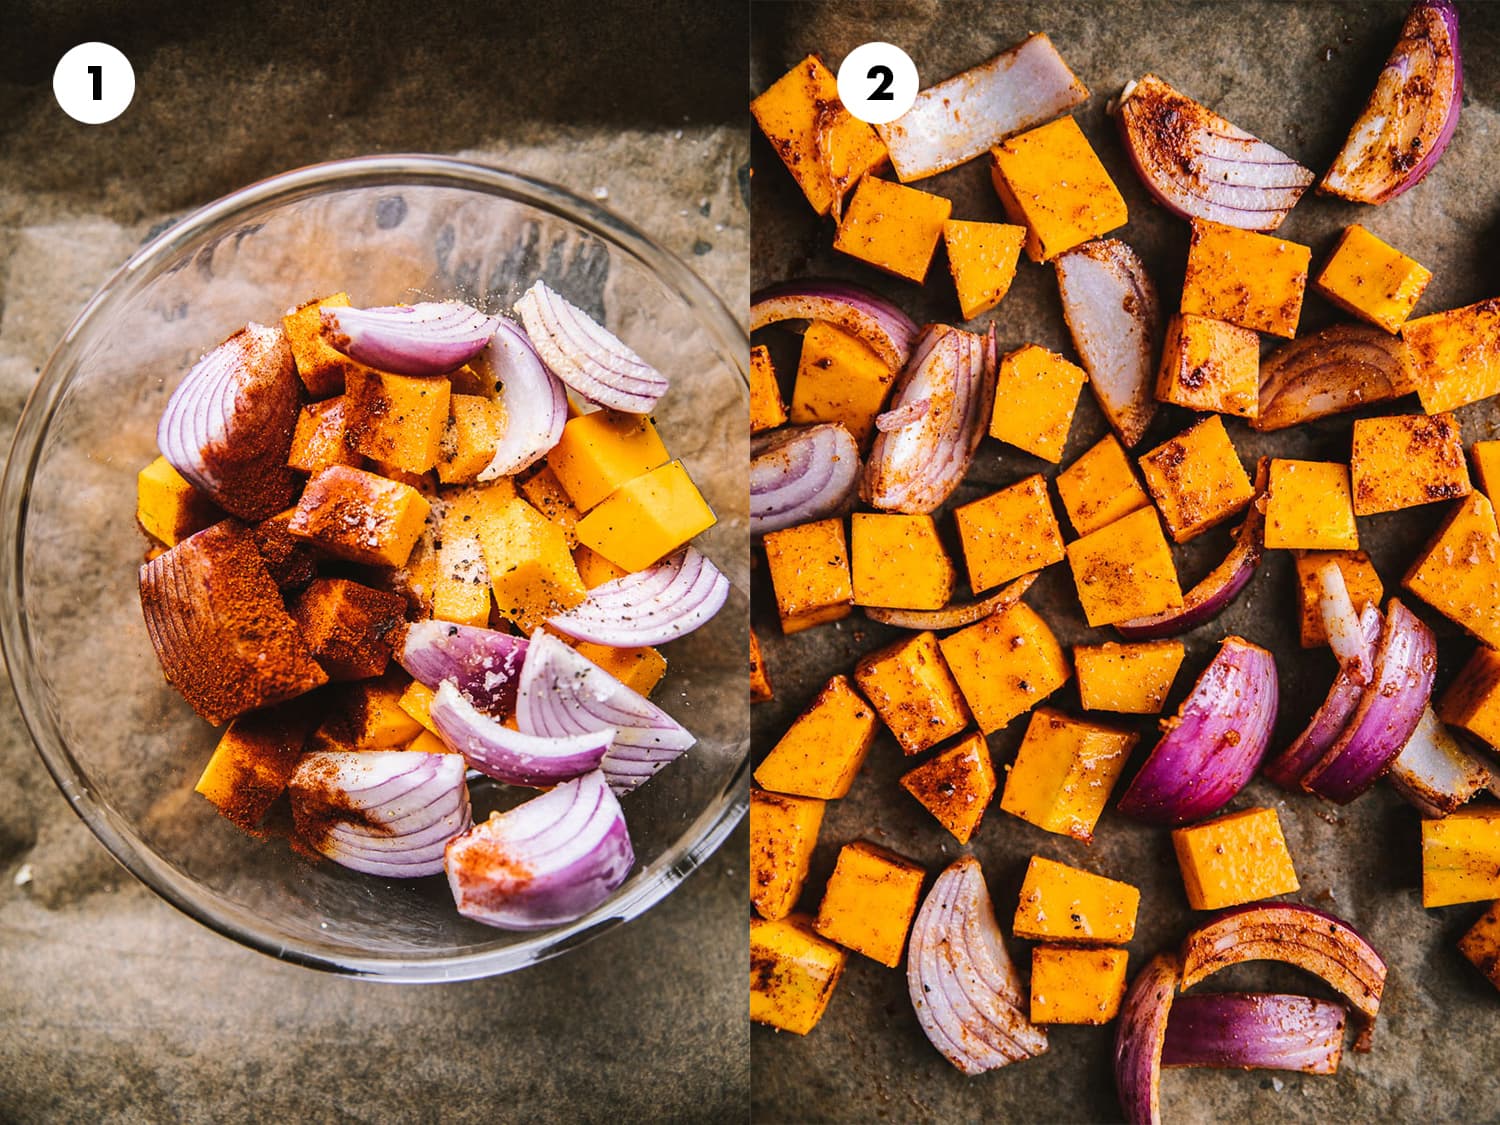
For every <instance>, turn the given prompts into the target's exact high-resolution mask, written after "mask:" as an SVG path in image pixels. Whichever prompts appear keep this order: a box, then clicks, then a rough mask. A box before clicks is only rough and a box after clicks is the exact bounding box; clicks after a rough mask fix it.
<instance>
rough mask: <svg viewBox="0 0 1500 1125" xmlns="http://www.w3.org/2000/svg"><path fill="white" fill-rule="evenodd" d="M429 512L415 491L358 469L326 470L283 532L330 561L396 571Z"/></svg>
mask: <svg viewBox="0 0 1500 1125" xmlns="http://www.w3.org/2000/svg"><path fill="white" fill-rule="evenodd" d="M431 509H432V506H431V505H430V504H429V503H428V502H427V500H426V499H425V498H424V497H423V496H422V494H421V493H419V492H418V491H417V490H416V489H414V488H412V487H411V486H410V485H406V484H400V483H398V482H396V481H393V480H388V479H387V478H385V477H381V476H377V475H376V474H374V473H367V472H365V471H364V470H363V469H354V468H351V467H349V466H348V465H330V466H329V467H328V468H326V469H324V470H323V471H322V472H321V473H319V474H318V475H317V476H315V477H313V478H312V480H311V481H309V482H308V484H307V487H306V488H305V489H304V490H303V492H302V496H301V498H300V499H298V501H297V507H296V510H295V511H294V512H293V513H292V517H291V519H290V521H288V523H287V530H288V531H290V532H291V533H292V534H293V535H295V536H297V537H298V538H300V539H306V540H307V541H308V542H310V543H312V544H313V545H314V546H316V547H318V548H319V549H320V550H323V551H326V552H327V553H328V554H330V555H333V556H334V557H335V558H340V559H346V560H348V561H349V562H356V563H365V564H366V565H369V566H396V567H399V566H402V565H404V564H405V563H406V560H407V558H408V556H410V554H411V549H412V547H413V546H414V545H415V544H416V542H417V539H418V538H419V537H420V536H421V534H422V529H423V527H424V525H425V523H426V520H427V513H428V512H429V511H431Z"/></svg>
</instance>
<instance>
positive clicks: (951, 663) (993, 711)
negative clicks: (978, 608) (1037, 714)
mask: <svg viewBox="0 0 1500 1125" xmlns="http://www.w3.org/2000/svg"><path fill="white" fill-rule="evenodd" d="M938 648H939V649H941V651H942V654H943V659H944V660H945V661H946V662H947V664H948V669H949V671H950V672H952V674H953V678H954V680H955V681H956V682H957V683H958V687H959V690H960V691H961V692H963V697H964V702H965V703H967V704H968V707H969V711H970V712H971V713H972V714H973V716H974V721H975V722H976V723H977V724H978V725H979V729H980V730H981V731H983V732H984V733H985V734H991V733H993V732H994V731H997V730H999V729H1000V728H1001V727H1003V726H1005V725H1006V724H1007V723H1009V722H1010V721H1011V720H1012V719H1014V718H1015V717H1016V716H1017V715H1024V714H1025V713H1026V712H1027V711H1029V710H1031V709H1032V708H1033V707H1035V706H1036V705H1037V704H1038V703H1040V702H1041V701H1042V700H1043V699H1046V698H1047V696H1049V695H1051V694H1052V693H1053V692H1054V691H1056V690H1057V689H1058V688H1060V687H1062V685H1063V684H1065V683H1066V682H1067V680H1068V676H1069V675H1070V672H1071V670H1070V669H1069V667H1068V658H1067V657H1066V656H1065V655H1063V650H1062V646H1061V645H1059V644H1058V643H1057V638H1056V637H1055V636H1053V634H1052V630H1051V629H1049V628H1048V627H1047V623H1046V622H1045V621H1043V620H1042V618H1041V617H1040V616H1039V615H1038V614H1037V612H1036V610H1034V609H1032V608H1031V607H1030V606H1029V605H1027V604H1026V603H1025V602H1016V603H1015V604H1013V605H1011V606H1008V607H1006V608H1005V609H1003V610H1000V611H998V612H996V613H992V614H991V615H990V616H989V617H986V618H985V619H984V620H983V621H977V622H975V623H974V624H973V625H970V626H968V627H967V628H964V629H960V630H958V631H957V632H955V633H950V634H948V636H946V637H943V638H942V639H941V640H940V641H938Z"/></svg>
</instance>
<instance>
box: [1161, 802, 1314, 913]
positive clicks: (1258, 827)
mask: <svg viewBox="0 0 1500 1125" xmlns="http://www.w3.org/2000/svg"><path fill="white" fill-rule="evenodd" d="M1172 847H1173V849H1175V850H1176V852H1177V865H1178V867H1179V868H1180V869H1181V870H1182V882H1183V885H1184V887H1186V889H1187V897H1188V905H1189V906H1191V907H1192V908H1193V909H1194V910H1222V909H1223V908H1224V907H1226V906H1238V905H1240V904H1241V903H1245V902H1255V901H1257V900H1259V899H1263V898H1271V897H1272V896H1273V895H1284V894H1291V893H1292V892H1293V891H1295V890H1297V889H1298V888H1299V887H1300V886H1301V884H1299V883H1298V882H1297V872H1296V870H1295V869H1294V868H1293V866H1292V857H1291V853H1290V852H1288V851H1287V847H1286V838H1285V837H1284V836H1283V835H1282V834H1281V820H1280V819H1279V818H1278V817H1277V815H1276V810H1275V809H1269V808H1264V809H1244V810H1243V811H1241V812H1235V813H1230V814H1229V815H1227V816H1221V817H1216V818H1215V819H1213V820H1208V821H1204V822H1203V823H1202V824H1195V825H1192V826H1190V827H1187V828H1176V829H1173V830H1172Z"/></svg>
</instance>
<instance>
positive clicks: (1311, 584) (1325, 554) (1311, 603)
mask: <svg viewBox="0 0 1500 1125" xmlns="http://www.w3.org/2000/svg"><path fill="white" fill-rule="evenodd" d="M1296 559H1297V588H1298V592H1299V604H1300V606H1301V619H1300V631H1301V637H1302V647H1303V648H1319V647H1321V646H1323V645H1326V644H1327V643H1328V634H1327V633H1326V632H1324V630H1323V613H1322V611H1321V610H1320V609H1319V608H1318V599H1319V597H1320V591H1319V589H1318V584H1317V582H1316V581H1315V580H1314V575H1316V574H1317V573H1318V571H1319V570H1321V569H1322V568H1323V566H1324V565H1325V564H1327V563H1330V562H1331V563H1337V564H1338V568H1339V570H1340V571H1341V572H1342V573H1343V575H1344V585H1345V586H1346V587H1347V588H1348V590H1349V599H1350V601H1352V602H1353V603H1354V610H1355V612H1356V613H1360V612H1363V611H1364V608H1365V606H1367V605H1373V606H1375V607H1376V608H1377V609H1378V608H1379V607H1380V605H1381V603H1383V602H1384V601H1385V587H1384V586H1383V585H1382V584H1381V581H1380V575H1378V574H1376V573H1375V567H1374V566H1373V565H1372V564H1371V562H1370V556H1369V555H1367V554H1365V553H1364V552H1363V551H1298V552H1297V553H1296Z"/></svg>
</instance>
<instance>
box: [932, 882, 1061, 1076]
mask: <svg viewBox="0 0 1500 1125" xmlns="http://www.w3.org/2000/svg"><path fill="white" fill-rule="evenodd" d="M906 986H907V990H908V992H909V993H910V994H911V1003H912V1007H913V1008H915V1009H916V1013H917V1022H918V1023H920V1024H921V1025H922V1030H923V1031H924V1032H925V1033H926V1035H927V1038H928V1039H929V1040H931V1041H932V1045H933V1046H934V1047H936V1048H937V1049H938V1050H939V1051H940V1052H942V1055H943V1057H944V1058H946V1059H947V1060H948V1061H949V1062H951V1063H952V1064H953V1065H954V1066H956V1067H958V1069H959V1070H961V1071H963V1072H964V1073H965V1074H969V1075H974V1074H982V1073H983V1072H985V1071H987V1070H994V1069H996V1068H997V1067H1002V1066H1007V1065H1009V1064H1010V1063H1013V1062H1020V1061H1022V1060H1023V1059H1029V1058H1035V1057H1036V1056H1037V1055H1040V1054H1042V1053H1043V1052H1045V1051H1046V1050H1047V1033H1046V1032H1045V1031H1043V1030H1042V1029H1041V1028H1039V1027H1037V1026H1035V1025H1034V1024H1033V1023H1032V1022H1031V1020H1030V1019H1029V1018H1028V1017H1027V1014H1026V1006H1027V1003H1028V1001H1027V998H1026V994H1025V993H1024V992H1023V991H1022V988H1021V978H1020V975H1019V974H1018V973H1017V972H1016V967H1015V965H1014V964H1013V963H1012V962H1011V959H1010V954H1009V953H1007V952H1006V949H1005V939H1004V937H1003V936H1002V935H1001V933H1000V926H999V924H998V923H997V922H996V921H995V909H994V905H993V904H992V903H991V901H990V892H989V889H988V888H987V887H986V886H985V883H984V872H983V871H981V870H980V868H979V861H978V860H977V859H975V858H974V857H973V856H964V857H963V858H961V859H959V860H957V861H956V862H955V863H953V864H952V865H951V866H950V867H949V868H948V869H947V870H946V871H944V872H943V873H942V874H941V875H939V876H938V877H937V881H936V882H935V883H933V885H932V890H931V891H930V892H928V895H927V899H926V901H925V902H923V903H922V909H921V910H919V911H918V912H917V917H916V921H914V922H913V923H912V928H911V941H910V944H909V946H908V948H907V954H906Z"/></svg>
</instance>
